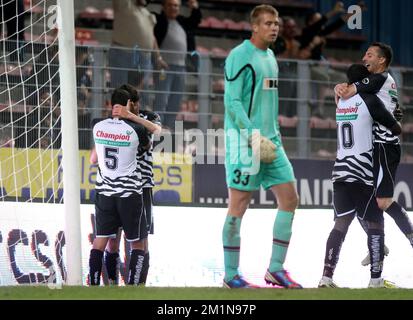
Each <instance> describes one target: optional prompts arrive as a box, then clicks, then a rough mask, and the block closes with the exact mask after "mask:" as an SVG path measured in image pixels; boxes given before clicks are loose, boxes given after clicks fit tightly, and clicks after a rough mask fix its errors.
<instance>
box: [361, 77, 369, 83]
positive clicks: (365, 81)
mask: <svg viewBox="0 0 413 320" xmlns="http://www.w3.org/2000/svg"><path fill="white" fill-rule="evenodd" d="M361 82H363V83H364V84H369V82H370V80H369V78H364V79H363V80H361Z"/></svg>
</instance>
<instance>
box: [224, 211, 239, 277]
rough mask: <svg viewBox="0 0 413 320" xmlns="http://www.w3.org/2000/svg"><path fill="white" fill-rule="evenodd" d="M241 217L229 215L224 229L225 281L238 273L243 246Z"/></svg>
mask: <svg viewBox="0 0 413 320" xmlns="http://www.w3.org/2000/svg"><path fill="white" fill-rule="evenodd" d="M240 230H241V218H237V217H234V216H230V215H227V217H226V219H225V223H224V228H223V229H222V244H223V246H224V266H225V278H224V280H225V281H230V280H232V278H234V277H235V276H236V275H237V274H238V266H239V255H240V247H241V236H240Z"/></svg>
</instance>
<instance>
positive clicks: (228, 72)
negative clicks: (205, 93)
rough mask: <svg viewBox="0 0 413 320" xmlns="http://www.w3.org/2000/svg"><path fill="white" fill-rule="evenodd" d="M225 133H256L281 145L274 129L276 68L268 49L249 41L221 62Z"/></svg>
mask: <svg viewBox="0 0 413 320" xmlns="http://www.w3.org/2000/svg"><path fill="white" fill-rule="evenodd" d="M224 104H225V130H226V131H227V132H228V130H231V129H232V130H240V129H248V130H252V129H259V130H260V133H261V135H263V136H265V137H267V138H269V139H271V140H272V141H273V142H275V143H276V144H277V145H280V144H281V139H280V133H279V125H278V65H277V60H276V59H275V56H274V53H273V52H272V50H271V49H267V50H261V49H258V48H257V47H255V46H254V45H253V44H252V43H251V41H250V40H245V41H244V42H243V43H242V44H240V45H239V46H237V47H235V48H234V49H233V50H232V51H231V53H230V54H229V56H228V57H227V59H226V61H225V95H224Z"/></svg>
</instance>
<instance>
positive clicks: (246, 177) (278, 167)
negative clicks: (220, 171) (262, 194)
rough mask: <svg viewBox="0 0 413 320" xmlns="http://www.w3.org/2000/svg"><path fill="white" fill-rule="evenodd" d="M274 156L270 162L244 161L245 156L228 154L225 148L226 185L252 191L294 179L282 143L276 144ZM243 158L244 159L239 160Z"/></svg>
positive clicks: (228, 151)
mask: <svg viewBox="0 0 413 320" xmlns="http://www.w3.org/2000/svg"><path fill="white" fill-rule="evenodd" d="M275 153H276V158H275V160H274V161H273V162H271V163H262V162H259V161H258V162H257V161H253V163H251V161H245V158H246V157H242V156H239V155H234V154H233V155H232V156H231V154H230V150H228V149H227V153H226V157H225V172H226V179H227V186H228V187H229V188H234V189H237V190H241V191H254V190H258V189H260V186H263V188H264V189H269V188H270V187H272V186H274V185H278V184H283V183H289V182H294V181H295V176H294V171H293V167H292V165H291V162H290V161H289V160H288V158H287V155H286V154H285V151H284V148H283V147H282V145H279V146H277V150H276V151H275ZM240 159H243V160H244V161H241V160H240Z"/></svg>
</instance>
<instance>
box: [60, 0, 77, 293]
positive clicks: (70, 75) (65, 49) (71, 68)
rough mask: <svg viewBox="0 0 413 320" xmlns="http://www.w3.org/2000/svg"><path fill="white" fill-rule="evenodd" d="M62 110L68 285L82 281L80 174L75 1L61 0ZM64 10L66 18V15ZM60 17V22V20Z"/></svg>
mask: <svg viewBox="0 0 413 320" xmlns="http://www.w3.org/2000/svg"><path fill="white" fill-rule="evenodd" d="M57 5H58V12H59V15H58V16H59V18H60V19H58V23H59V22H61V25H60V26H59V36H58V38H59V60H60V64H59V73H60V79H61V80H60V81H61V85H60V87H61V90H60V92H61V109H62V156H63V158H62V161H63V169H64V174H63V190H64V212H65V235H66V244H67V246H66V251H67V257H68V259H67V279H66V284H68V285H81V284H82V263H81V261H82V257H81V242H80V239H81V235H80V177H79V141H78V125H77V99H76V74H75V67H76V61H75V33H74V28H75V26H74V8H73V0H57ZM62 13H64V17H63V14H62ZM59 20H60V21H59Z"/></svg>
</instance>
